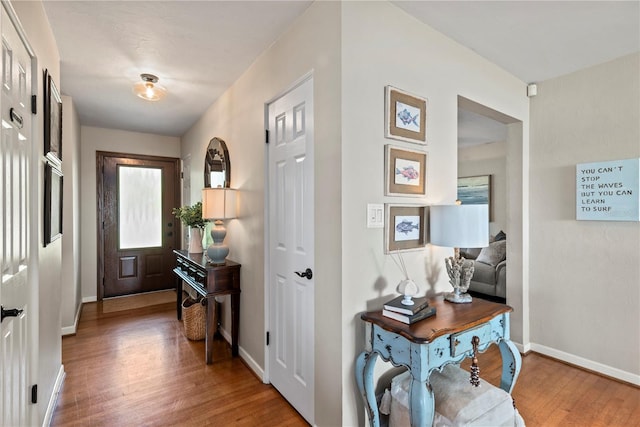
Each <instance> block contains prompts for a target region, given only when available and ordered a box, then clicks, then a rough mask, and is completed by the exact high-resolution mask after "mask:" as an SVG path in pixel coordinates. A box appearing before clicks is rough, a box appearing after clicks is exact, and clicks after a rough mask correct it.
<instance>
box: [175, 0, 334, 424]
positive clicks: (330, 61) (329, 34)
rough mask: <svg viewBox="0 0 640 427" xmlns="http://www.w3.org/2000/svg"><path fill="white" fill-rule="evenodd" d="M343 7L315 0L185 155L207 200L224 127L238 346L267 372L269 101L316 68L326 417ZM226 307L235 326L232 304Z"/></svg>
mask: <svg viewBox="0 0 640 427" xmlns="http://www.w3.org/2000/svg"><path fill="white" fill-rule="evenodd" d="M339 10H340V5H339V3H338V2H317V3H314V4H312V5H311V6H310V7H309V9H308V10H307V11H306V12H305V13H304V14H303V15H302V16H301V17H300V18H299V19H298V20H297V21H296V22H295V23H294V24H293V25H292V26H291V28H289V29H288V30H287V31H286V32H285V33H284V34H283V35H282V36H281V38H280V39H279V40H278V41H277V42H276V43H274V44H273V45H272V46H271V47H270V48H269V49H268V50H267V51H265V52H264V53H263V54H262V55H261V56H260V57H259V58H258V59H257V60H256V61H255V63H254V64H253V65H252V66H251V67H250V68H249V69H248V70H247V71H246V72H245V73H244V75H243V76H242V77H241V78H240V79H239V80H238V81H237V82H236V83H234V84H233V86H232V87H231V88H230V89H229V90H228V91H227V92H225V93H224V94H223V95H222V96H221V97H220V98H219V99H218V100H217V101H216V102H215V103H214V104H213V105H212V106H211V107H210V108H209V109H208V110H207V112H206V113H205V114H204V115H203V116H202V118H201V119H200V120H199V121H198V122H197V123H196V124H195V125H194V126H193V127H192V128H191V129H190V130H189V131H188V132H187V134H185V135H184V136H183V138H182V157H183V158H184V157H186V156H187V155H191V170H192V173H191V195H190V196H191V202H192V203H193V202H195V201H197V200H201V194H200V191H201V189H202V186H203V185H204V182H203V164H204V152H205V149H206V147H207V144H208V142H209V140H210V139H211V138H213V137H214V136H217V137H220V138H222V139H224V140H225V141H226V143H227V146H228V149H229V157H230V159H231V186H232V187H233V188H237V189H238V190H239V198H240V211H239V218H238V219H237V220H232V221H229V222H228V224H227V231H228V233H227V238H226V240H225V241H226V242H227V244H228V245H229V248H230V253H229V258H230V259H233V260H234V261H238V262H240V263H241V264H242V269H241V274H240V276H241V289H242V293H241V310H240V338H239V340H240V354H241V356H242V357H243V358H245V360H247V361H248V362H249V364H250V365H251V366H252V368H253V369H254V370H256V371H257V372H258V374H260V371H261V370H262V369H264V367H265V335H264V332H265V260H264V258H265V254H264V250H265V248H264V245H265V238H264V237H265V235H264V233H265V224H264V221H265V210H264V208H265V197H266V196H265V191H266V187H265V152H266V147H265V144H264V129H265V104H266V103H267V102H269V101H270V100H272V99H274V97H276V96H278V95H280V94H281V93H282V91H284V90H286V89H288V88H289V87H290V86H291V85H292V84H293V83H294V82H295V81H296V80H298V79H299V78H301V77H302V76H304V75H305V74H307V73H309V72H311V71H312V72H313V80H314V109H315V118H314V120H315V122H314V144H315V148H314V156H315V160H314V162H315V163H314V167H315V172H316V176H319V177H321V179H318V178H316V181H315V189H314V190H315V207H316V215H315V218H316V224H315V236H316V259H315V269H314V279H315V280H314V281H315V283H316V295H315V300H316V307H315V313H316V334H315V337H316V357H315V360H316V378H315V384H316V392H315V395H316V424H318V425H339V424H340V401H341V399H340V388H339V384H340V363H341V357H340V348H339V340H338V339H337V337H338V336H339V334H340V322H339V316H336V313H337V312H339V310H340V299H339V298H340V257H339V253H340V238H339V236H340V196H339V190H340V171H339V164H340V122H341V119H340V104H339V97H340V93H339V88H340V83H339V80H340V74H339V69H340V68H339V67H340V55H339V52H340V51H339V37H340V25H339V22H340V18H339ZM226 307H228V306H227V305H226V304H225V308H226ZM224 311H225V312H226V314H227V316H226V319H224V327H225V328H226V329H229V327H228V326H227V325H229V317H228V314H229V310H228V308H227V309H225V310H224ZM329 342H330V343H331V345H330V346H329V345H327V343H329Z"/></svg>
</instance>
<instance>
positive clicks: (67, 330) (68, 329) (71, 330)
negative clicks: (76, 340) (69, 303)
mask: <svg viewBox="0 0 640 427" xmlns="http://www.w3.org/2000/svg"><path fill="white" fill-rule="evenodd" d="M82 304H83V303H80V304H79V305H78V311H76V318H75V320H74V321H73V325H72V326H65V327H63V328H62V336H65V335H73V334H75V333H76V331H77V330H78V322H79V321H80V313H81V312H82Z"/></svg>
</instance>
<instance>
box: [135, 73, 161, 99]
mask: <svg viewBox="0 0 640 427" xmlns="http://www.w3.org/2000/svg"><path fill="white" fill-rule="evenodd" d="M140 78H141V79H142V81H141V82H138V83H136V84H135V85H133V93H135V94H136V95H137V96H139V97H140V98H142V99H146V100H147V101H159V100H161V99H162V98H164V96H165V95H166V94H167V90H166V89H165V88H163V87H162V86H160V85H159V84H158V77H157V76H154V75H153V74H140Z"/></svg>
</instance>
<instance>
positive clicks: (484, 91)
mask: <svg viewBox="0 0 640 427" xmlns="http://www.w3.org/2000/svg"><path fill="white" fill-rule="evenodd" d="M342 11H343V15H342V35H343V39H342V64H343V68H342V141H343V144H342V173H343V177H344V178H343V180H342V203H343V206H342V256H343V260H342V265H343V275H342V280H341V281H342V330H343V334H342V389H343V400H342V411H343V418H342V425H345V426H356V425H364V424H365V419H364V415H363V411H362V408H363V406H362V399H361V398H360V397H359V395H358V392H357V388H356V386H355V381H354V365H355V363H354V362H355V359H356V356H357V355H358V354H359V353H360V352H361V351H362V349H363V346H364V339H365V337H364V332H363V325H362V321H361V320H360V318H359V313H360V312H362V311H364V310H370V309H374V308H379V307H380V305H381V302H382V301H384V300H386V299H387V298H389V296H390V295H392V294H394V292H395V286H396V284H397V283H398V281H399V280H400V279H401V278H402V277H401V273H400V271H399V270H398V268H397V267H396V266H395V264H394V263H393V262H392V260H391V258H390V257H389V256H385V255H384V253H383V241H384V239H383V230H382V229H367V228H366V221H365V218H366V216H365V212H366V205H367V203H422V204H445V203H453V202H454V201H455V199H456V194H457V176H458V175H457V108H458V95H461V96H464V97H465V98H468V99H471V100H473V101H475V102H477V103H480V104H483V105H486V106H488V107H489V108H492V109H494V110H497V111H500V112H501V113H504V114H506V115H509V116H511V117H514V118H516V119H519V120H521V121H522V122H523V126H522V128H523V129H524V139H523V141H522V143H523V144H525V146H526V144H527V143H528V139H527V134H528V116H529V100H528V98H527V97H526V94H525V89H526V85H525V84H524V83H523V82H521V81H519V80H518V79H516V78H515V77H513V76H512V75H510V74H508V73H507V72H505V71H504V70H502V69H500V68H498V67H497V66H495V65H493V64H491V63H490V62H488V61H486V60H485V59H483V58H481V57H480V56H478V55H477V54H475V53H474V52H472V51H471V50H469V49H467V48H464V47H462V46H460V45H459V44H457V43H455V42H454V41H452V40H450V39H448V38H446V37H444V36H443V35H442V34H440V33H438V32H436V31H434V30H433V29H431V28H430V27H427V26H425V25H424V24H422V23H420V22H418V21H417V20H415V19H414V18H412V17H410V16H408V15H407V14H406V13H405V12H403V11H402V10H400V9H398V8H396V7H395V6H393V5H392V4H390V3H387V2H345V3H343V4H342ZM385 85H393V86H395V87H398V88H400V89H404V90H406V91H409V92H412V93H415V94H418V95H422V96H424V97H426V98H427V99H428V101H427V140H428V145H427V146H426V147H425V148H426V151H427V152H428V155H429V159H428V176H427V182H428V184H427V187H428V188H427V196H426V198H419V199H407V198H401V197H385V196H384V145H385V144H393V145H396V146H400V147H408V148H418V146H417V145H415V144H411V143H404V142H400V141H395V140H391V139H385V138H384V126H383V124H384V87H385ZM520 152H521V153H522V149H521V150H520ZM518 160H519V161H520V163H521V162H522V159H518ZM451 252H452V250H451V249H445V248H436V247H428V248H426V249H425V250H423V251H419V252H411V253H406V255H405V256H404V259H405V262H406V263H407V267H408V270H409V275H410V277H411V278H412V279H413V280H414V281H415V282H416V283H417V284H418V286H419V287H420V289H421V290H422V292H425V291H427V290H431V291H438V292H440V291H446V290H448V289H449V288H450V286H449V285H448V281H447V278H446V273H445V272H444V265H443V263H444V258H445V256H449V255H451ZM520 305H521V301H516V302H515V304H513V306H514V308H515V312H514V313H513V314H512V317H513V318H515V317H518V316H522V309H521V307H520ZM516 323H517V322H516ZM519 323H520V324H522V322H519ZM513 329H514V328H512V330H513ZM514 335H515V334H514ZM517 335H518V336H522V331H519V333H518V334H517Z"/></svg>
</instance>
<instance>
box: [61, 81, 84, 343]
mask: <svg viewBox="0 0 640 427" xmlns="http://www.w3.org/2000/svg"><path fill="white" fill-rule="evenodd" d="M61 91H62V92H63V93H64V87H63V88H61ZM62 112H63V113H62V129H63V132H62V155H63V159H64V161H63V162H62V173H63V175H64V180H63V184H64V188H63V193H62V195H63V198H64V200H63V202H62V205H63V209H64V212H63V214H62V221H63V224H62V231H63V233H62V267H61V268H62V272H61V274H62V276H61V287H62V289H61V290H62V295H61V306H60V312H61V316H62V320H61V321H62V335H66V334H73V333H75V331H76V326H77V322H78V316H79V314H80V311H79V309H80V306H81V302H82V293H81V288H80V265H81V262H80V261H81V256H80V198H79V197H80V121H79V119H78V113H77V111H76V108H75V104H74V103H73V100H72V99H71V97H69V96H64V95H63V96H62Z"/></svg>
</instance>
